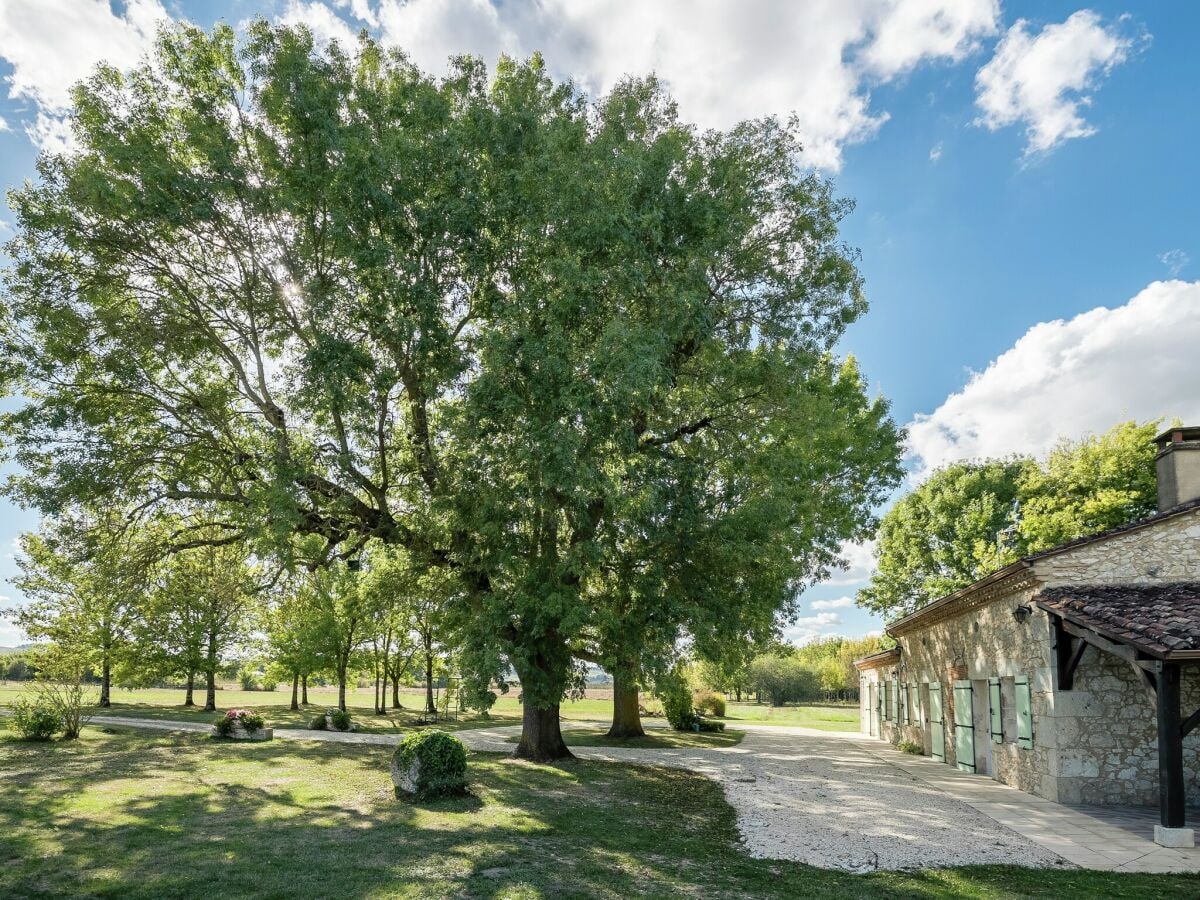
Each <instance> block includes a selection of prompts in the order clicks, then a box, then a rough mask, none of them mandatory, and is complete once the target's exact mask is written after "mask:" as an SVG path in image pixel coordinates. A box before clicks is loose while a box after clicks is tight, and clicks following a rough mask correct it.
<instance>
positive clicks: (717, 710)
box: [692, 691, 725, 718]
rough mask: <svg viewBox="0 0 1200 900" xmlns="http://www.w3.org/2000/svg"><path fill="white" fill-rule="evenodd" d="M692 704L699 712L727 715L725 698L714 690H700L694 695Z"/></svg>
mask: <svg viewBox="0 0 1200 900" xmlns="http://www.w3.org/2000/svg"><path fill="white" fill-rule="evenodd" d="M692 706H694V707H695V708H696V711H697V712H700V713H704V714H705V715H709V716H717V717H720V718H723V717H724V716H725V698H724V697H722V696H721V695H720V694H718V693H716V692H714V691H698V692H697V693H695V694H693V695H692Z"/></svg>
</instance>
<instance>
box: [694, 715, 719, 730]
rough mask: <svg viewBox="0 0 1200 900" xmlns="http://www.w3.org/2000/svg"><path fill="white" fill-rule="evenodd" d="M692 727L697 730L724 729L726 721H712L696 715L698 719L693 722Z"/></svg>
mask: <svg viewBox="0 0 1200 900" xmlns="http://www.w3.org/2000/svg"><path fill="white" fill-rule="evenodd" d="M692 728H693V729H694V730H696V731H713V732H716V731H724V730H725V723H724V722H710V721H709V720H708V719H702V718H700V717H699V716H697V717H696V721H695V722H694V723H693V724H692Z"/></svg>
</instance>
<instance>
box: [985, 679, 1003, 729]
mask: <svg viewBox="0 0 1200 900" xmlns="http://www.w3.org/2000/svg"><path fill="white" fill-rule="evenodd" d="M988 711H989V712H990V713H991V716H992V743H993V744H1002V743H1004V720H1003V719H1002V718H1001V717H1000V679H999V678H989V679H988Z"/></svg>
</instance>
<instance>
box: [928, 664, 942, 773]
mask: <svg viewBox="0 0 1200 900" xmlns="http://www.w3.org/2000/svg"><path fill="white" fill-rule="evenodd" d="M929 737H930V745H931V746H930V750H931V755H932V756H933V758H934V759H936V760H938V761H939V762H945V761H946V728H945V724H944V722H943V715H942V685H941V684H940V683H939V682H934V683H933V684H931V685H930V686H929Z"/></svg>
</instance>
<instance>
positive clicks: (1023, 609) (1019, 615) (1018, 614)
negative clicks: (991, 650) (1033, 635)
mask: <svg viewBox="0 0 1200 900" xmlns="http://www.w3.org/2000/svg"><path fill="white" fill-rule="evenodd" d="M1032 615H1033V610H1032V609H1030V608H1029V607H1028V606H1026V605H1024V604H1021V605H1020V606H1018V607H1016V608H1015V609H1014V610H1013V618H1014V619H1016V620H1017V624H1018V625H1024V624H1025V622H1026V621H1028V619H1029V617H1030V616H1032Z"/></svg>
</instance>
